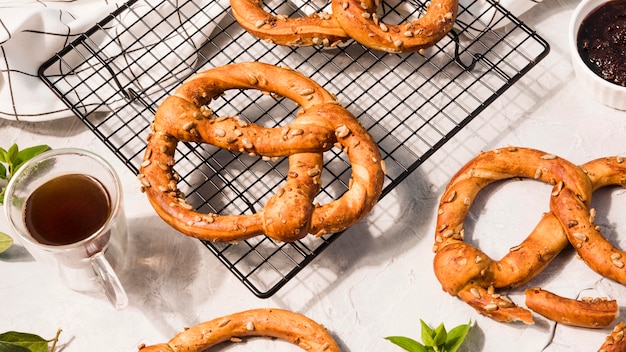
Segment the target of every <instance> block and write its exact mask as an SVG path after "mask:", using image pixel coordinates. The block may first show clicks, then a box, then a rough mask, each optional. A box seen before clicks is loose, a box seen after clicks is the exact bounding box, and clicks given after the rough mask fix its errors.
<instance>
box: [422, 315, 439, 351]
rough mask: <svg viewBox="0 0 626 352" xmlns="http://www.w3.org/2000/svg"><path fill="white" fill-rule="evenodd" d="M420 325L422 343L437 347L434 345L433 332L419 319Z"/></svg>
mask: <svg viewBox="0 0 626 352" xmlns="http://www.w3.org/2000/svg"><path fill="white" fill-rule="evenodd" d="M420 325H421V326H422V342H423V343H424V345H426V346H432V347H434V346H437V344H436V343H435V330H433V329H432V328H431V327H430V326H428V324H426V323H425V322H424V321H423V320H422V319H420Z"/></svg>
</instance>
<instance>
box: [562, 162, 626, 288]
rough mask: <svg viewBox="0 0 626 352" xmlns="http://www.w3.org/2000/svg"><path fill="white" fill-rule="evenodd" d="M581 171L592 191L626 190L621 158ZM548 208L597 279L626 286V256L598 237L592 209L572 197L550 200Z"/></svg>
mask: <svg viewBox="0 0 626 352" xmlns="http://www.w3.org/2000/svg"><path fill="white" fill-rule="evenodd" d="M582 168H583V169H584V170H585V172H586V173H587V176H588V177H589V179H590V180H591V184H592V187H593V190H594V191H595V190H598V189H600V188H603V187H607V186H622V187H624V186H626V163H624V161H623V159H622V158H621V157H606V158H599V159H596V160H592V161H590V162H588V163H585V164H584V165H582ZM551 208H552V209H553V212H554V213H555V214H556V215H557V216H558V217H559V219H560V221H561V223H562V224H563V227H564V228H565V229H566V230H567V236H568V238H569V241H570V243H572V245H573V246H574V248H575V249H576V251H577V252H578V255H579V256H580V257H581V258H582V259H583V260H584V261H585V263H587V265H588V266H589V267H590V268H591V269H593V270H594V271H595V272H597V273H599V274H600V275H602V276H604V277H607V278H610V279H612V280H615V281H617V282H619V283H621V284H626V268H625V265H624V263H625V260H626V253H625V252H624V251H622V250H620V249H618V248H616V247H615V246H614V245H613V244H611V243H610V242H609V241H608V240H607V239H606V238H605V237H604V236H603V235H602V233H600V230H599V227H597V226H596V225H595V223H594V218H595V209H591V208H589V206H585V205H584V204H582V203H581V202H580V201H577V200H576V199H572V197H553V198H552V199H551Z"/></svg>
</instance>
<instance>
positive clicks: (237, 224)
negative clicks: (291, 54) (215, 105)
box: [138, 62, 384, 242]
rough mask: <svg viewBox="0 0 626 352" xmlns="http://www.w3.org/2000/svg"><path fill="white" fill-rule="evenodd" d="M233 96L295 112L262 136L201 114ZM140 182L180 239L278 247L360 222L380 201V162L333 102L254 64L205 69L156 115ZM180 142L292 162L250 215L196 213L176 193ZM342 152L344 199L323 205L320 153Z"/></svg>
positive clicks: (233, 120)
mask: <svg viewBox="0 0 626 352" xmlns="http://www.w3.org/2000/svg"><path fill="white" fill-rule="evenodd" d="M230 89H257V90H260V91H266V92H273V93H275V94H278V95H279V96H283V97H286V98H289V99H291V100H293V101H295V102H296V103H298V104H299V105H300V106H301V107H302V112H301V113H299V115H298V116H297V117H296V118H295V119H294V120H293V122H292V123H291V124H289V125H286V126H283V127H279V128H268V127H263V126H260V125H256V124H254V123H251V122H248V121H244V120H242V119H239V118H238V117H236V116H235V117H216V116H215V115H214V114H213V113H212V112H211V110H210V109H209V108H208V107H207V106H208V104H209V103H210V102H211V100H212V99H214V98H217V97H219V96H220V95H222V94H223V93H224V92H225V91H227V90H230ZM152 129H153V132H152V134H151V135H150V136H149V137H148V145H147V148H146V152H145V155H144V161H143V163H142V165H141V170H140V174H139V176H138V177H139V178H140V180H141V183H142V185H143V189H144V191H145V192H146V194H147V196H148V199H149V200H150V202H151V204H152V205H153V207H154V208H155V210H156V211H157V213H158V214H159V215H160V216H161V217H162V218H163V219H164V220H165V221H166V222H167V223H169V224H170V225H172V226H173V227H174V228H176V229H178V230H179V231H180V232H182V233H184V234H186V235H189V236H192V237H197V238H200V239H204V240H210V241H237V240H243V239H246V238H250V237H253V236H256V235H260V234H266V235H268V236H269V237H271V238H273V239H275V240H278V241H284V242H290V241H295V240H298V239H300V238H302V237H304V236H306V235H307V234H309V233H310V234H314V235H317V236H319V235H323V234H332V233H337V232H340V231H343V230H345V229H346V228H348V227H349V226H351V225H352V224H354V223H356V222H357V221H359V220H360V219H362V218H363V217H364V216H365V215H366V214H367V213H368V212H369V211H370V210H371V209H372V207H373V206H374V205H375V204H376V202H377V201H378V198H379V197H380V195H381V192H382V185H383V181H384V162H383V160H382V158H381V155H380V152H379V150H378V146H377V144H376V143H375V141H374V140H373V139H372V137H371V136H370V135H369V133H368V132H367V130H366V129H365V128H364V127H363V126H362V125H361V124H360V123H359V121H358V120H357V119H356V118H355V117H354V116H353V115H352V114H351V113H350V112H349V111H348V110H346V109H345V108H343V107H342V106H340V105H339V103H338V102H337V101H336V99H335V97H334V96H333V95H331V94H330V93H328V92H327V91H326V90H325V89H323V88H322V87H321V86H320V85H319V84H317V83H316V82H314V81H313V80H311V79H309V78H307V77H305V76H303V75H302V74H300V73H298V72H296V71H293V70H291V69H287V68H281V67H277V66H274V65H269V64H264V63H258V62H251V63H240V64H231V65H226V66H221V67H217V68H213V69H209V70H207V71H204V72H202V73H199V74H197V75H195V76H193V77H191V78H190V79H189V80H188V81H186V82H185V83H184V84H183V85H182V86H181V87H179V88H178V89H177V90H176V92H175V93H174V94H173V95H172V96H170V97H168V98H167V99H165V101H164V102H163V103H162V104H161V105H160V106H159V108H158V110H157V112H156V115H155V119H154V124H153V126H152ZM179 141H190V142H198V143H209V144H212V145H214V146H217V147H219V148H225V149H229V150H233V151H236V152H242V153H247V154H254V155H261V156H264V157H285V156H287V157H288V158H289V170H288V173H287V180H286V181H285V183H284V185H283V186H282V187H281V188H279V189H278V190H277V192H276V194H274V195H273V196H271V197H270V199H268V201H267V202H266V205H265V208H264V209H262V210H260V211H258V212H257V213H254V214H243V215H234V214H230V215H217V214H202V213H198V212H196V211H195V210H193V208H192V206H191V205H190V204H188V203H187V202H186V201H185V197H184V194H182V192H181V191H180V190H179V189H178V188H177V179H178V176H177V174H176V172H175V170H174V166H175V156H174V154H175V151H176V146H177V143H178V142H179ZM333 147H339V148H341V149H342V150H343V151H344V152H345V153H346V155H347V157H348V160H349V161H350V163H351V166H352V178H351V179H350V184H349V188H348V190H347V191H346V192H345V193H344V194H343V195H341V197H339V198H338V199H336V200H334V201H332V202H330V203H327V204H323V205H317V204H315V203H314V198H315V197H316V195H317V193H318V191H319V189H320V175H321V173H322V169H323V152H325V151H327V150H329V149H331V148H333Z"/></svg>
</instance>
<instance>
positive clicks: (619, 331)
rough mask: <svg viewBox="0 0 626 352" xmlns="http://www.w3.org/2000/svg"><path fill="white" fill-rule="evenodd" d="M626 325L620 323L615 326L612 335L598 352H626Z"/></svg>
mask: <svg viewBox="0 0 626 352" xmlns="http://www.w3.org/2000/svg"><path fill="white" fill-rule="evenodd" d="M624 330H626V324H624V322H621V321H620V322H619V323H617V324H615V326H614V327H613V330H611V333H610V334H609V335H608V336H607V337H606V339H605V340H604V343H603V344H602V346H600V349H599V350H598V352H624V351H626V340H625V339H624Z"/></svg>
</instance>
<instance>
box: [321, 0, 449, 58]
mask: <svg viewBox="0 0 626 352" xmlns="http://www.w3.org/2000/svg"><path fill="white" fill-rule="evenodd" d="M379 3H380V1H379V0H333V2H332V9H333V16H334V17H335V18H336V19H337V22H339V24H340V25H341V27H343V29H344V30H345V31H346V33H348V35H349V36H350V37H351V38H352V39H354V40H356V41H357V42H359V43H361V44H362V45H364V46H366V47H368V48H371V49H375V50H380V51H386V52H389V53H404V52H413V51H418V50H421V49H426V48H429V47H431V46H433V45H435V44H436V43H437V42H439V41H440V40H441V39H442V38H443V37H445V36H446V35H447V34H448V32H450V30H451V29H452V27H453V25H454V22H455V21H456V16H457V13H458V8H459V3H458V0H433V1H431V2H430V4H429V5H428V8H427V10H426V13H424V15H423V16H421V17H420V18H418V19H416V20H415V21H407V22H405V23H401V24H398V25H395V24H388V23H383V22H382V20H380V19H379V17H378V15H377V12H376V11H377V8H378V4H379Z"/></svg>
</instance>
